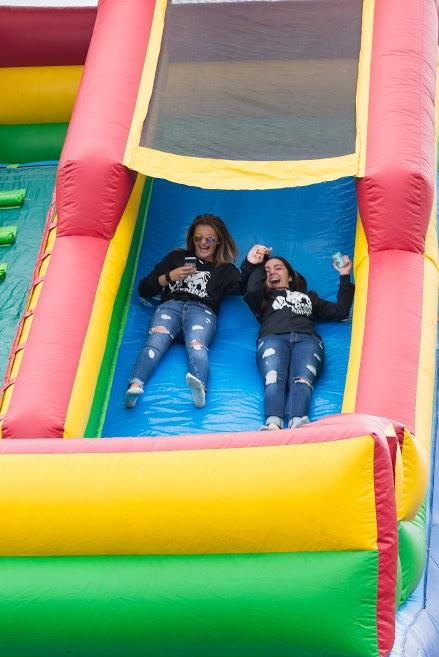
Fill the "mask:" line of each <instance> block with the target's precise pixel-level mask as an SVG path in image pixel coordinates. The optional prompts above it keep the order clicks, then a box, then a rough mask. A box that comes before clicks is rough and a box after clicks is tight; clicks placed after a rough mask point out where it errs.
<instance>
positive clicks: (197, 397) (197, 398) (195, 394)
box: [186, 372, 206, 408]
mask: <svg viewBox="0 0 439 657" xmlns="http://www.w3.org/2000/svg"><path fill="white" fill-rule="evenodd" d="M186 383H187V385H188V387H189V388H190V389H191V392H192V401H193V403H194V406H196V407H197V408H203V406H205V405H206V389H205V387H204V385H203V383H202V382H201V381H200V379H197V377H196V376H194V375H193V374H191V373H190V372H188V373H187V374H186Z"/></svg>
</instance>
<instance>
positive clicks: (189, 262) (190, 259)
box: [184, 256, 197, 267]
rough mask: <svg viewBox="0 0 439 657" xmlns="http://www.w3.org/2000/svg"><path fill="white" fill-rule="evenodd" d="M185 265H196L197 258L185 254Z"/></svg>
mask: <svg viewBox="0 0 439 657" xmlns="http://www.w3.org/2000/svg"><path fill="white" fill-rule="evenodd" d="M184 264H185V265H192V266H193V267H196V266H197V259H196V257H195V256H185V257H184Z"/></svg>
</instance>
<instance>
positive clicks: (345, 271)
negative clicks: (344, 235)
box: [332, 255, 352, 276]
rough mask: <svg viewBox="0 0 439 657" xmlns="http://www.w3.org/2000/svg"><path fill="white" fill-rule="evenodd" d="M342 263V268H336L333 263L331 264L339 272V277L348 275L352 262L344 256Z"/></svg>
mask: <svg viewBox="0 0 439 657" xmlns="http://www.w3.org/2000/svg"><path fill="white" fill-rule="evenodd" d="M343 262H344V265H343V267H337V265H336V264H335V262H333V263H332V266H333V267H334V269H336V270H337V271H338V272H339V274H340V276H344V275H345V274H349V273H350V271H351V269H352V262H351V259H350V258H349V256H347V255H344V256H343Z"/></svg>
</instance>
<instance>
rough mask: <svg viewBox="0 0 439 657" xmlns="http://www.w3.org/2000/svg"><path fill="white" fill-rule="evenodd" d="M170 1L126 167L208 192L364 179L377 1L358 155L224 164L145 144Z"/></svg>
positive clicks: (362, 65)
mask: <svg viewBox="0 0 439 657" xmlns="http://www.w3.org/2000/svg"><path fill="white" fill-rule="evenodd" d="M167 5H168V2H167V0H156V4H155V9H154V17H153V22H152V27H151V34H150V38H149V43H148V48H147V52H146V57H145V63H144V67H143V73H142V78H141V82H140V85H139V91H138V95H137V101H136V107H135V110H134V115H133V120H132V123H131V128H130V133H129V136H128V141H127V145H126V149H125V155H124V160H123V161H124V164H125V165H126V166H127V167H129V168H130V169H134V170H136V171H139V172H140V173H143V174H144V175H147V176H152V177H154V178H165V179H167V180H171V181H173V182H176V183H180V184H184V185H190V186H195V187H204V188H207V189H274V188H281V187H292V186H301V185H309V184H313V183H319V182H325V181H329V180H336V179H337V178H341V177H343V176H358V177H361V176H363V175H364V168H365V155H366V137H367V111H368V100H369V80H370V61H371V54H372V33H373V15H374V0H363V16H362V29H361V48H360V56H359V63H358V78H357V93H356V144H355V152H354V153H349V154H347V155H341V156H338V157H330V158H324V159H319V160H296V161H285V160H279V161H272V160H270V161H268V160H252V161H249V160H222V159H214V158H203V157H191V156H185V155H175V154H173V153H167V152H163V151H159V150H155V149H151V148H144V147H142V146H140V145H139V142H140V137H141V133H142V127H143V122H144V119H145V116H146V115H147V113H148V109H149V105H150V101H151V96H152V92H153V87H154V80H155V75H156V71H157V65H158V60H159V55H160V48H161V43H162V38H163V31H164V25H165V16H166V9H167Z"/></svg>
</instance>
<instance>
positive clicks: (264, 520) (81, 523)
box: [0, 435, 377, 555]
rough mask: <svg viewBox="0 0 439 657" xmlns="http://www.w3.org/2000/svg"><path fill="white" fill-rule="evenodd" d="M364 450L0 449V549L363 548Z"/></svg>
mask: <svg viewBox="0 0 439 657" xmlns="http://www.w3.org/2000/svg"><path fill="white" fill-rule="evenodd" d="M374 445H375V444H374V439H373V437H372V436H371V435H365V436H360V437H357V438H352V439H349V440H340V441H336V442H332V441H330V442H322V443H309V444H295V445H277V446H270V447H262V448H250V447H246V448H240V449H204V450H184V451H157V452H138V453H129V452H127V453H91V454H90V453H79V454H75V455H72V454H39V455H38V456H35V454H32V455H27V454H9V455H8V456H7V457H6V458H3V459H1V461H0V517H1V519H2V531H1V533H0V555H54V554H58V555H59V554H63V555H84V554H87V555H93V554H96V555H103V554H114V555H115V554H205V553H220V554H223V553H259V552H308V551H312V552H316V551H333V550H374V549H376V548H377V529H376V527H377V520H376V510H375V495H374Z"/></svg>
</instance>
